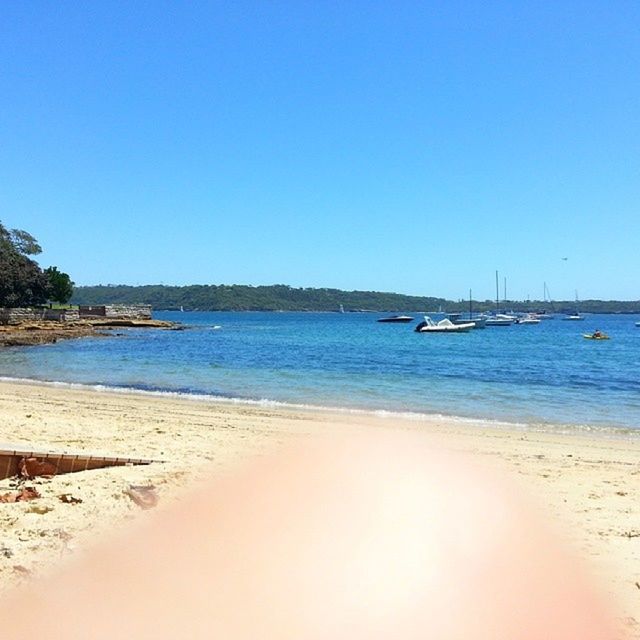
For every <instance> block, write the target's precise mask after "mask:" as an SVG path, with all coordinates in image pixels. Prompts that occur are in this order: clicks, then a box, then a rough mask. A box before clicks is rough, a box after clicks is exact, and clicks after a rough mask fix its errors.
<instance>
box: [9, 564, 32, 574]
mask: <svg viewBox="0 0 640 640" xmlns="http://www.w3.org/2000/svg"><path fill="white" fill-rule="evenodd" d="M12 568H13V570H14V571H17V572H18V573H21V574H22V575H24V576H30V575H31V571H29V569H27V567H23V566H22V565H21V564H14V565H13V567H12Z"/></svg>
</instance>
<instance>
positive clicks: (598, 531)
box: [0, 382, 640, 637]
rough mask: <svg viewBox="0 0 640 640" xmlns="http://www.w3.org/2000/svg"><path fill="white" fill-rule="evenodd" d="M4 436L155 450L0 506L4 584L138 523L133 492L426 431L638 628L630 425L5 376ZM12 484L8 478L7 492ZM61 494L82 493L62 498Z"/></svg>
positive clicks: (162, 491)
mask: <svg viewBox="0 0 640 640" xmlns="http://www.w3.org/2000/svg"><path fill="white" fill-rule="evenodd" d="M0 415H1V416H2V419H1V420H0V443H2V446H3V447H4V448H8V447H14V448H23V449H32V450H38V451H40V450H42V451H47V450H51V451H56V452H63V453H65V452H73V453H80V452H82V453H93V454H101V455H108V456H126V457H139V458H151V459H153V460H158V461H161V462H158V464H151V465H148V466H126V467H114V468H105V469H99V470H93V471H85V472H80V473H73V474H65V475H59V476H56V477H53V478H51V479H42V478H38V479H35V480H32V481H29V482H28V484H29V485H31V486H34V487H35V488H36V489H37V490H38V491H39V492H40V494H41V496H42V497H41V498H39V499H37V500H34V501H31V502H17V503H12V504H0V526H1V528H2V543H1V545H2V548H1V549H0V552H1V553H0V587H1V588H2V590H3V591H5V592H6V591H7V590H9V589H10V588H12V587H13V586H15V585H16V584H19V583H21V582H24V581H25V580H28V579H30V578H33V577H34V576H39V575H46V574H47V573H49V572H52V571H55V570H56V567H58V566H59V565H60V563H61V562H63V560H64V558H66V557H68V556H69V555H70V554H78V553H81V552H82V550H83V549H86V548H89V547H90V546H91V545H93V544H95V543H96V542H97V541H99V540H101V539H102V538H103V537H104V536H105V535H106V534H107V533H108V532H110V531H113V530H121V529H122V528H123V527H124V526H125V525H126V523H127V522H128V521H130V520H132V519H136V518H144V517H145V514H146V513H147V512H145V511H143V510H141V509H140V507H139V506H137V505H136V504H135V503H134V502H133V501H132V500H131V499H130V497H129V496H128V495H127V493H126V490H127V488H128V487H129V486H130V485H153V486H154V487H155V488H156V491H157V493H158V496H159V505H158V507H157V508H162V507H163V505H167V504H170V503H171V502H172V501H174V500H176V499H179V496H180V494H181V493H183V492H184V491H185V489H186V488H187V487H188V486H189V485H190V484H192V483H195V482H198V481H199V480H200V479H202V478H204V477H209V476H210V475H211V474H213V475H216V474H217V475H220V474H224V473H226V472H227V471H229V470H231V469H233V468H235V467H237V466H238V465H242V464H248V463H250V461H251V460H252V459H254V458H255V457H256V456H260V455H263V454H264V453H265V452H267V451H269V450H271V449H273V448H275V447H279V446H281V445H283V444H286V443H288V442H291V441H292V440H293V439H296V438H309V437H313V436H315V435H320V434H326V433H345V432H348V431H350V430H355V431H359V430H363V429H365V430H366V429H369V430H371V429H382V430H386V429H402V430H412V431H419V432H421V433H423V434H424V437H425V438H430V439H432V440H433V442H434V443H437V444H438V445H439V446H442V447H444V448H447V449H451V450H455V451H460V452H464V453H468V454H469V455H471V456H474V457H476V458H478V459H479V460H480V461H482V462H484V463H485V464H488V465H490V466H492V467H498V468H500V469H504V470H506V471H507V472H508V473H510V474H511V475H512V476H513V477H515V478H516V479H517V481H518V482H520V484H521V485H522V486H523V487H525V490H526V491H528V492H529V493H530V494H531V495H532V496H533V498H534V499H535V500H537V501H538V502H539V503H540V504H541V505H542V506H543V508H544V509H545V510H546V511H547V512H548V513H549V514H550V515H551V517H552V518H553V519H554V520H555V521H556V523H557V524H558V528H559V529H560V530H561V531H563V532H564V534H565V535H566V536H567V537H568V538H569V539H570V541H571V542H572V543H573V544H574V546H575V547H576V548H577V550H578V551H579V553H580V554H581V555H582V556H583V557H584V558H585V560H586V561H587V562H588V564H589V565H590V567H591V570H592V572H593V573H594V574H595V575H596V577H597V579H598V580H599V582H600V585H601V587H602V589H603V590H604V591H605V592H606V593H608V594H609V595H610V597H611V598H612V599H613V601H614V602H615V603H617V605H618V606H619V608H620V611H621V615H622V616H623V617H624V621H625V625H626V626H627V628H628V629H629V631H630V632H631V634H632V636H633V637H640V586H639V585H640V508H638V500H639V499H640V488H639V486H638V480H639V479H640V455H639V454H640V440H639V439H638V438H637V437H633V436H628V435H624V434H619V433H617V434H614V433H613V432H612V433H609V434H607V433H606V432H597V433H593V434H584V433H580V434H574V433H566V432H562V433H560V432H555V433H554V432H552V431H550V430H549V431H543V432H538V431H529V430H525V429H523V428H520V427H515V426H512V427H509V426H508V425H496V426H487V423H481V422H478V423H474V422H473V421H467V422H460V421H456V420H452V419H443V418H440V419H436V418H433V419H429V420H411V419H406V418H404V419H403V418H399V417H389V416H378V415H375V414H365V413H362V414H358V413H346V412H345V413H342V412H331V411H320V410H318V411H312V410H300V409H294V408H285V407H270V406H265V405H250V404H236V403H231V402H212V401H209V400H204V399H197V398H194V399H192V398H186V397H178V396H176V397H167V396H159V395H152V394H142V393H133V392H127V393H125V392H122V393H121V392H115V391H97V390H92V389H86V388H71V387H64V386H53V385H44V384H35V383H33V384H32V383H17V382H1V383H0ZM14 485H15V482H14V481H12V480H11V479H6V480H3V481H2V482H0V493H4V492H6V491H10V490H11V489H12V488H14ZM63 494H67V495H70V496H73V498H75V499H77V502H71V503H64V502H62V501H61V500H60V498H59V496H61V495H63Z"/></svg>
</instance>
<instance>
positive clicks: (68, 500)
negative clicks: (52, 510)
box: [58, 493, 82, 504]
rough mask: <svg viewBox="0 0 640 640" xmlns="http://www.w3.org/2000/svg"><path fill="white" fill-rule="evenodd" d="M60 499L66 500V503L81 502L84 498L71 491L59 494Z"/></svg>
mask: <svg viewBox="0 0 640 640" xmlns="http://www.w3.org/2000/svg"><path fill="white" fill-rule="evenodd" d="M58 500H60V502H64V503H65V504H80V503H81V502H82V498H76V497H75V496H72V495H71V494H70V493H61V494H60V495H59V496H58Z"/></svg>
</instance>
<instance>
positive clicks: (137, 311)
mask: <svg viewBox="0 0 640 640" xmlns="http://www.w3.org/2000/svg"><path fill="white" fill-rule="evenodd" d="M78 312H79V314H80V317H81V318H96V317H97V318H121V319H126V320H150V319H151V305H148V304H107V305H94V306H91V307H89V306H80V307H78Z"/></svg>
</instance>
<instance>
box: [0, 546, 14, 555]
mask: <svg viewBox="0 0 640 640" xmlns="http://www.w3.org/2000/svg"><path fill="white" fill-rule="evenodd" d="M0 553H1V554H2V555H3V556H4V557H5V558H11V557H13V551H11V549H9V547H6V546H4V545H3V546H2V547H0Z"/></svg>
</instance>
